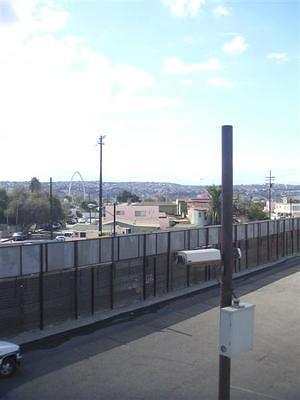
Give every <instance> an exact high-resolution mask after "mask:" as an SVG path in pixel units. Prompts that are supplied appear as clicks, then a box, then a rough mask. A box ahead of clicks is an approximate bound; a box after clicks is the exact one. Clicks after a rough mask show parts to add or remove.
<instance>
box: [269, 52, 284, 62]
mask: <svg viewBox="0 0 300 400" xmlns="http://www.w3.org/2000/svg"><path fill="white" fill-rule="evenodd" d="M267 58H268V59H269V60H274V61H276V62H277V63H278V64H280V63H283V62H286V61H287V60H288V58H287V54H286V53H269V54H267Z"/></svg>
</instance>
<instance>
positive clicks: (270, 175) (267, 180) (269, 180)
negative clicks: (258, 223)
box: [265, 170, 275, 219]
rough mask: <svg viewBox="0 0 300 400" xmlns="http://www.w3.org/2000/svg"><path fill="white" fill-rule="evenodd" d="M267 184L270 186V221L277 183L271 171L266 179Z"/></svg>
mask: <svg viewBox="0 0 300 400" xmlns="http://www.w3.org/2000/svg"><path fill="white" fill-rule="evenodd" d="M265 179H266V183H267V184H268V185H269V219H271V215H272V187H273V184H274V181H275V176H272V171H271V170H270V174H269V176H266V177H265Z"/></svg>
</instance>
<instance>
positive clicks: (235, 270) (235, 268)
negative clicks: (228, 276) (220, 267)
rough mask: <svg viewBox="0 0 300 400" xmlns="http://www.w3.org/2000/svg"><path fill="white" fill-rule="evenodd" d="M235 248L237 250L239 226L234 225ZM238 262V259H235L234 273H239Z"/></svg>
mask: <svg viewBox="0 0 300 400" xmlns="http://www.w3.org/2000/svg"><path fill="white" fill-rule="evenodd" d="M233 228H234V248H237V224H234V226H233ZM237 265H238V260H237V257H234V272H238V271H237Z"/></svg>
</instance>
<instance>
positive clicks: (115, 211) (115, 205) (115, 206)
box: [113, 203, 117, 236]
mask: <svg viewBox="0 0 300 400" xmlns="http://www.w3.org/2000/svg"><path fill="white" fill-rule="evenodd" d="M116 208H117V204H116V203H114V230H113V232H114V236H116V213H117V210H116Z"/></svg>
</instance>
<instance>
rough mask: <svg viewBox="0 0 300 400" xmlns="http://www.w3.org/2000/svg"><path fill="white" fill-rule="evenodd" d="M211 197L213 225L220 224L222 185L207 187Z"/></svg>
mask: <svg viewBox="0 0 300 400" xmlns="http://www.w3.org/2000/svg"><path fill="white" fill-rule="evenodd" d="M206 190H207V192H208V195H209V198H210V208H211V214H212V223H213V225H220V223H221V193H222V187H221V186H220V185H218V186H216V185H212V186H208V187H207V188H206Z"/></svg>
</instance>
